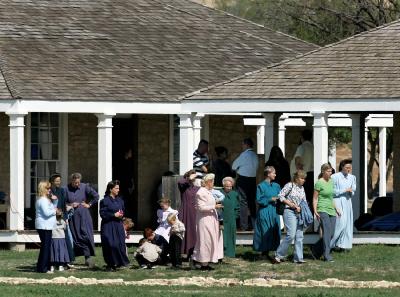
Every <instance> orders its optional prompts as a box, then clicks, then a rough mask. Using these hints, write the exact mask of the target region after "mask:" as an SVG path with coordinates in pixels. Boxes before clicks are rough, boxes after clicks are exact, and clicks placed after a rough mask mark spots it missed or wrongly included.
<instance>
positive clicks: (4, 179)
mask: <svg viewBox="0 0 400 297" xmlns="http://www.w3.org/2000/svg"><path fill="white" fill-rule="evenodd" d="M8 124H9V117H8V116H7V115H6V114H5V113H1V114H0V143H1V145H0V156H1V162H0V191H2V192H5V193H6V194H7V197H8V198H9V193H10V128H9V127H8Z"/></svg>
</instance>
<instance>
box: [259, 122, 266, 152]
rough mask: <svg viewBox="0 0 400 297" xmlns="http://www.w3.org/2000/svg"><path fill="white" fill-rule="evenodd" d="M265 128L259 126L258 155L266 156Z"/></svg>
mask: <svg viewBox="0 0 400 297" xmlns="http://www.w3.org/2000/svg"><path fill="white" fill-rule="evenodd" d="M264 138H265V126H257V154H259V155H262V154H264V143H265V141H264Z"/></svg>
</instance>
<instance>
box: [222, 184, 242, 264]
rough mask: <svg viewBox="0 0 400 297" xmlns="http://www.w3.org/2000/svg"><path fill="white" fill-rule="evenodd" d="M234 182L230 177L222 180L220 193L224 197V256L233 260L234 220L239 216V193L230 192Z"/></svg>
mask: <svg viewBox="0 0 400 297" xmlns="http://www.w3.org/2000/svg"><path fill="white" fill-rule="evenodd" d="M234 184H235V181H234V179H233V178H232V177H225V178H224V179H223V180H222V185H223V186H224V188H223V189H222V190H221V192H222V193H223V194H224V195H225V198H224V200H223V201H222V205H223V206H224V208H223V212H222V215H223V219H224V256H225V257H230V258H234V257H235V256H236V219H237V218H238V217H239V215H240V204H239V201H240V197H239V193H238V192H236V191H235V190H232V188H233V186H234Z"/></svg>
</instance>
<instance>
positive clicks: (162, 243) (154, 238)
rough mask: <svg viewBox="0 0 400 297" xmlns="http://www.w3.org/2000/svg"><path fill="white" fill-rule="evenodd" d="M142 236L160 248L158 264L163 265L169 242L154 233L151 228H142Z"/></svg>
mask: <svg viewBox="0 0 400 297" xmlns="http://www.w3.org/2000/svg"><path fill="white" fill-rule="evenodd" d="M143 237H144V238H146V239H147V240H148V241H149V242H151V243H153V244H155V245H157V246H158V247H159V248H160V249H161V255H160V257H161V261H160V264H162V265H165V264H167V263H168V253H169V243H168V241H167V240H166V239H165V238H164V237H163V236H161V235H158V234H155V233H154V231H153V230H152V229H151V228H146V229H144V232H143Z"/></svg>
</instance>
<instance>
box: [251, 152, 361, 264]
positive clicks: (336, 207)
mask: <svg viewBox="0 0 400 297" xmlns="http://www.w3.org/2000/svg"><path fill="white" fill-rule="evenodd" d="M351 167H352V166H351V160H349V159H347V160H343V161H342V162H341V163H340V166H339V171H340V172H338V173H336V174H334V175H332V167H331V165H330V164H328V163H327V164H323V165H322V166H321V173H320V175H319V179H318V181H317V182H316V184H315V186H314V196H313V205H312V210H313V213H314V215H315V218H316V219H317V221H318V224H319V226H320V239H319V240H318V242H317V243H316V244H314V245H313V246H312V248H311V253H312V256H313V257H314V258H315V259H319V258H321V257H323V259H324V260H325V261H333V259H332V256H331V253H330V251H331V249H333V248H339V249H343V250H349V249H351V248H352V238H353V210H352V203H351V198H352V197H353V195H354V193H355V191H356V179H355V176H354V175H352V174H351V169H352V168H351ZM264 175H265V180H264V181H263V182H261V183H260V184H259V185H258V187H257V200H256V202H257V204H258V212H257V218H256V224H255V230H254V240H253V248H254V250H256V251H259V252H262V253H263V254H264V255H266V256H267V257H269V258H270V259H271V261H272V262H273V263H280V262H281V261H284V260H285V259H286V257H287V252H288V248H289V246H290V244H291V243H292V241H293V240H294V257H293V261H294V262H295V263H304V262H305V261H304V257H303V238H304V230H305V229H306V227H307V224H305V222H304V218H303V216H302V212H303V211H305V210H306V209H307V208H308V205H307V200H306V195H305V192H304V187H303V185H304V182H305V179H306V177H307V176H306V173H305V172H304V171H302V170H298V171H297V172H296V173H295V174H294V175H293V178H292V181H290V182H287V183H286V184H285V185H284V186H283V188H282V189H281V186H280V185H279V184H278V183H276V182H275V179H276V177H277V170H276V169H275V168H274V167H273V166H266V167H265V170H264ZM278 201H279V202H281V203H284V205H285V208H284V212H283V222H284V226H285V229H286V236H285V237H284V239H283V240H282V241H280V239H281V226H280V218H279V215H278V214H277V208H276V207H277V202H278ZM270 251H275V253H274V255H273V256H270V255H269V252H270Z"/></svg>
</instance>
